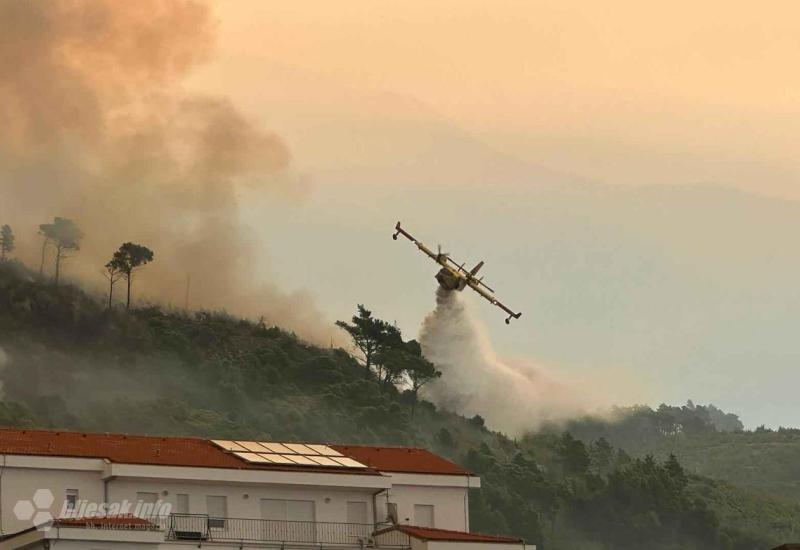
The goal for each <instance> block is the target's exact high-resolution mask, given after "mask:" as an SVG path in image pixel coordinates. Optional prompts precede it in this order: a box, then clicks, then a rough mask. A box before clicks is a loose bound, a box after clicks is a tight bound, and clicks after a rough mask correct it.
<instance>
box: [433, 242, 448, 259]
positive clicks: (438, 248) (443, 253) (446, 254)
mask: <svg viewBox="0 0 800 550" xmlns="http://www.w3.org/2000/svg"><path fill="white" fill-rule="evenodd" d="M436 248H437V250H438V251H439V254H438V255H439V256H444V257H445V258H449V257H450V253H449V252H442V245H440V244H437V245H436Z"/></svg>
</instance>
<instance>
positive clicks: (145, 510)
mask: <svg viewBox="0 0 800 550" xmlns="http://www.w3.org/2000/svg"><path fill="white" fill-rule="evenodd" d="M157 500H158V493H136V501H137V502H136V515H137V516H139V517H140V518H146V517H150V516H154V515H156V510H155V508H156V501H157Z"/></svg>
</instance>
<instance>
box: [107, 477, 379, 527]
mask: <svg viewBox="0 0 800 550" xmlns="http://www.w3.org/2000/svg"><path fill="white" fill-rule="evenodd" d="M138 492H148V493H156V494H158V496H159V498H160V499H162V500H163V501H165V502H168V503H170V504H171V505H172V507H173V511H175V510H176V509H177V508H176V506H177V495H178V494H187V495H189V513H191V514H206V513H208V510H207V508H206V496H209V495H213V496H224V497H226V501H227V508H228V517H230V518H250V519H260V518H261V499H264V498H268V499H282V500H310V501H313V502H314V510H315V521H319V522H336V523H344V522H347V502H348V501H353V502H364V503H366V505H367V523H373V521H374V520H373V515H372V494H373V492H374V491H373V490H370V489H343V488H332V487H331V488H328V487H290V486H281V485H256V484H222V483H197V482H187V481H172V482H170V481H162V480H147V479H144V480H140V479H114V480H112V481H111V482H109V500H110V501H112V502H121V501H123V500H128V501H131V502H135V501H136V500H137V493H138ZM165 492H166V494H164V493H165Z"/></svg>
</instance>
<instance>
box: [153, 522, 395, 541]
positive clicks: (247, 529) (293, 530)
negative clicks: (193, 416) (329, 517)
mask: <svg viewBox="0 0 800 550" xmlns="http://www.w3.org/2000/svg"><path fill="white" fill-rule="evenodd" d="M161 525H162V527H163V529H164V531H165V539H166V540H198V541H209V542H213V541H217V542H270V543H278V544H286V543H293V544H301V545H313V546H320V545H330V546H351V547H353V546H356V547H362V548H363V547H367V546H372V544H371V537H372V533H373V532H374V530H375V527H374V526H373V525H372V524H362V523H333V522H319V521H277V520H268V519H243V518H215V517H209V516H206V515H202V514H171V515H170V516H167V517H166V518H162V521H161ZM391 546H396V547H398V548H408V547H410V546H411V543H410V540H409V539H408V537H407V536H406V538H405V539H404V540H399V539H398V540H397V541H394V540H393V541H392V544H391Z"/></svg>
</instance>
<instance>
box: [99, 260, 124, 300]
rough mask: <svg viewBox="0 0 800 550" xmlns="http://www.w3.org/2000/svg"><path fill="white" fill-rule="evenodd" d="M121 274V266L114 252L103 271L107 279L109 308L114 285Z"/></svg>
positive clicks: (120, 277)
mask: <svg viewBox="0 0 800 550" xmlns="http://www.w3.org/2000/svg"><path fill="white" fill-rule="evenodd" d="M123 276H124V274H123V273H122V266H121V265H120V262H119V258H117V255H116V254H114V256H113V257H112V258H111V260H110V261H109V262H108V263H107V264H106V265H105V271H104V272H103V277H105V278H106V280H107V281H108V309H111V299H112V298H113V296H114V285H115V284H117V282H118V281H119V280H120V279H122V277H123Z"/></svg>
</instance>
